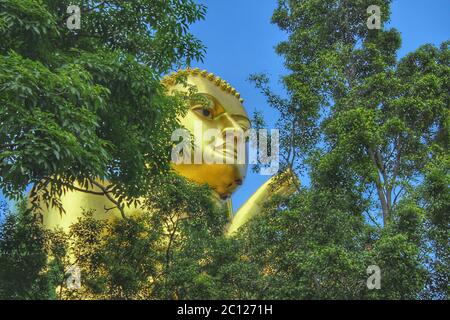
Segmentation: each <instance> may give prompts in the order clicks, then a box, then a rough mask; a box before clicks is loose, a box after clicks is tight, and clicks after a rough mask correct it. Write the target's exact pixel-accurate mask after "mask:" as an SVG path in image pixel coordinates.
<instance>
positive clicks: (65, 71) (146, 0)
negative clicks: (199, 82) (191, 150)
mask: <svg viewBox="0 0 450 320" xmlns="http://www.w3.org/2000/svg"><path fill="white" fill-rule="evenodd" d="M69 5H79V7H80V8H81V29H79V30H70V29H69V28H68V27H67V26H66V20H67V19H68V18H69V14H67V13H66V12H67V8H68V6H69ZM0 12H1V13H0V36H1V38H2V41H1V44H0V70H1V72H0V104H1V105H2V107H1V109H0V123H1V126H0V188H1V190H2V192H4V193H5V194H6V195H7V196H9V197H18V196H19V195H20V194H21V193H23V191H24V190H25V188H26V187H27V186H28V185H30V184H33V185H34V188H33V189H32V192H31V195H32V198H34V199H36V201H35V202H34V203H35V204H36V203H37V202H38V198H39V197H40V198H41V199H44V200H46V201H47V202H50V203H51V204H52V205H58V204H59V202H58V196H59V195H61V193H62V192H63V191H64V190H65V189H67V188H69V189H73V188H74V182H78V183H79V184H80V185H81V186H82V188H81V189H84V190H86V189H87V188H88V186H89V185H92V183H94V180H95V178H100V179H108V180H109V181H110V182H111V186H110V188H109V189H108V190H106V189H105V190H103V191H104V193H105V194H106V193H107V194H110V195H112V196H113V197H114V199H117V202H118V205H119V207H120V203H121V202H122V201H123V200H127V201H131V199H133V198H134V197H137V196H139V195H142V194H143V193H145V190H146V188H147V185H148V182H149V180H150V177H151V176H152V175H154V174H158V173H160V172H163V171H167V169H168V168H169V160H170V148H171V145H170V143H171V142H170V135H171V133H172V131H173V130H174V129H175V128H178V127H179V124H178V122H177V120H176V118H177V115H178V114H180V113H182V112H183V110H184V109H183V106H184V104H183V103H182V102H181V101H180V97H168V96H167V95H166V94H165V90H164V89H163V87H162V86H161V84H160V83H159V80H160V75H161V74H162V73H166V72H167V71H168V70H169V69H171V68H172V67H175V66H182V65H185V64H189V63H190V61H191V60H193V59H201V58H202V56H203V52H204V47H203V46H202V45H201V43H200V42H199V41H198V40H197V39H195V38H194V37H193V36H192V35H191V34H190V33H189V31H188V26H189V24H191V23H193V22H195V21H196V20H199V19H203V17H204V13H205V8H204V6H202V5H197V4H195V3H194V2H193V1H191V0H187V1H175V0H170V1H150V0H139V1H114V0H113V1H81V0H80V1H59V0H58V1H55V0H45V1H44V0H39V1H35V0H14V1H10V0H7V1H5V0H1V1H0ZM39 190H40V191H41V193H39V192H38V191H39ZM38 196H39V197H38Z"/></svg>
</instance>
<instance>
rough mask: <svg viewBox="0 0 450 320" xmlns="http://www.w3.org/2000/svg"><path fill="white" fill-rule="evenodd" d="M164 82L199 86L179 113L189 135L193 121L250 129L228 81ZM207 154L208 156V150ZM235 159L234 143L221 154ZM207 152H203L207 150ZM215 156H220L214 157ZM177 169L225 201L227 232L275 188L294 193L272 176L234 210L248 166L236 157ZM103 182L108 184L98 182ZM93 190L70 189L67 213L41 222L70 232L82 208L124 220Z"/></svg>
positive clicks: (49, 214)
mask: <svg viewBox="0 0 450 320" xmlns="http://www.w3.org/2000/svg"><path fill="white" fill-rule="evenodd" d="M180 76H184V78H185V81H181V82H180V81H177V77H180ZM162 83H163V84H164V86H165V87H166V88H167V90H168V93H169V94H173V93H174V92H176V91H180V92H186V91H187V90H188V87H191V88H192V87H194V88H195V89H196V95H199V96H200V97H201V99H199V100H197V99H196V100H195V101H194V100H193V101H192V103H191V105H190V108H189V110H188V111H187V112H186V114H185V115H184V116H183V117H181V118H180V119H179V120H180V123H181V124H182V125H183V126H184V127H185V128H186V129H187V130H188V131H189V132H191V133H194V131H195V124H198V123H200V124H201V126H202V128H203V130H205V129H206V130H207V129H217V130H219V132H220V133H221V134H222V135H223V137H224V138H223V141H225V135H226V134H230V132H231V133H233V132H234V131H236V132H238V131H240V132H244V133H245V132H247V131H248V130H249V128H250V120H249V118H248V115H247V112H246V111H245V109H244V107H243V100H242V99H241V97H240V94H239V93H238V92H237V91H236V89H234V88H232V87H231V86H230V85H229V84H228V83H227V82H225V81H224V80H222V79H220V78H219V77H217V76H215V75H214V74H212V73H208V72H207V71H201V70H199V69H187V70H182V71H178V72H177V73H174V74H172V75H170V76H167V77H165V78H164V79H163V81H162ZM199 143H200V144H202V145H203V147H204V148H203V150H204V151H203V152H204V153H208V152H213V153H214V152H216V151H215V150H214V149H211V148H206V146H207V144H208V143H210V141H208V139H205V138H202V139H201V140H200V141H199ZM206 155H208V154H206ZM223 155H224V156H225V157H231V158H233V160H236V157H237V151H236V147H235V146H233V147H231V148H228V147H225V150H224V151H223V153H221V154H220V156H223ZM204 156H205V154H204ZM216 156H217V155H216ZM172 167H173V169H174V170H175V171H176V172H177V173H178V174H180V175H182V176H184V177H185V178H187V179H190V180H192V181H194V182H196V183H199V184H208V185H209V186H210V187H211V188H212V190H213V191H214V193H215V194H216V195H217V199H218V201H219V202H220V203H221V205H226V206H227V208H228V210H229V217H230V223H229V226H228V228H227V230H226V232H227V233H228V234H233V233H234V232H236V230H238V228H239V227H240V226H242V225H243V224H244V223H246V222H247V221H248V220H249V219H251V217H253V216H254V215H256V214H258V212H260V211H261V208H262V206H263V203H264V201H266V200H267V199H268V198H269V195H270V194H273V193H274V192H291V190H293V188H292V186H293V184H292V179H291V180H287V182H285V183H282V184H281V185H278V186H277V190H274V189H273V188H272V187H271V182H272V180H273V179H274V178H271V179H269V180H268V181H267V182H266V183H265V184H264V185H263V186H261V187H260V188H259V189H258V190H257V191H256V192H255V193H254V194H253V195H252V196H251V197H250V198H249V199H248V200H247V201H246V202H245V204H244V205H243V206H242V207H241V208H240V209H239V210H238V212H237V213H236V214H235V215H233V214H232V206H231V198H230V197H231V195H232V194H233V192H234V191H235V190H236V189H237V188H238V187H239V186H240V185H242V183H243V181H244V178H245V174H246V170H247V165H246V164H245V162H244V163H237V161H230V163H229V161H225V163H187V164H186V163H180V164H173V166H172ZM97 183H101V184H102V185H103V186H107V185H108V183H107V182H101V181H97ZM91 191H96V192H98V193H99V194H92V193H85V192H81V191H69V192H66V193H65V194H63V195H62V196H61V199H60V201H61V204H62V207H63V208H64V210H65V211H66V212H65V213H63V214H60V213H59V211H58V210H57V209H56V208H48V207H47V206H46V205H44V206H45V207H46V210H43V211H44V214H43V225H44V227H45V228H47V229H56V228H61V229H62V230H64V231H67V230H68V229H69V227H70V226H71V225H72V224H73V223H75V222H77V220H78V218H79V217H81V216H82V210H81V208H84V209H86V210H92V211H93V217H94V218H96V219H101V220H106V219H108V220H113V219H121V218H122V217H121V212H119V210H118V209H106V208H108V207H111V202H110V199H108V198H107V197H106V196H105V195H101V192H100V191H101V190H100V189H99V188H97V187H96V186H93V187H92V189H91ZM124 212H125V214H126V215H127V216H132V215H135V214H140V213H141V212H142V210H141V209H140V208H139V207H135V206H130V207H125V208H124Z"/></svg>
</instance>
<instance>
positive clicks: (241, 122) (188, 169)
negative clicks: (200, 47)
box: [171, 74, 250, 197]
mask: <svg viewBox="0 0 450 320" xmlns="http://www.w3.org/2000/svg"><path fill="white" fill-rule="evenodd" d="M187 83H188V84H189V85H194V86H195V87H196V89H197V97H198V96H200V99H193V100H192V101H191V103H190V106H189V110H188V111H187V113H186V115H185V116H184V117H182V118H180V122H181V124H182V125H183V126H184V127H185V128H186V129H187V130H188V131H190V133H192V134H194V132H195V129H196V128H197V129H198V128H199V127H201V128H202V131H203V133H204V132H205V131H207V130H208V129H216V130H218V131H216V132H219V133H220V136H219V137H218V139H217V137H216V139H215V140H219V141H211V137H207V136H205V135H203V136H202V137H201V139H198V140H196V141H197V142H196V144H202V149H203V158H205V157H210V158H211V157H223V158H227V157H228V158H230V157H231V158H233V159H232V160H234V161H227V160H226V159H224V160H225V161H224V164H217V163H213V164H207V163H204V161H202V162H201V163H199V164H194V163H193V164H177V165H173V167H174V169H175V170H176V171H177V172H178V173H179V174H181V175H183V176H184V177H186V178H188V179H190V180H193V181H195V182H197V183H199V184H205V183H206V184H208V185H209V186H211V187H212V188H213V189H214V190H215V191H216V192H217V193H218V194H219V195H220V196H221V197H227V196H229V195H231V193H232V192H233V191H234V190H236V188H237V187H238V186H239V185H241V184H242V182H243V180H244V178H245V174H246V171H247V165H246V164H245V162H246V161H243V162H244V163H242V164H239V163H241V162H240V161H237V156H238V154H237V146H236V144H234V145H232V144H225V141H226V138H227V135H228V139H229V138H230V136H231V138H233V136H235V137H236V139H237V138H238V137H239V141H242V138H243V134H244V135H245V134H246V132H247V130H248V129H249V128H250V121H249V119H248V115H247V113H246V111H245V109H244V107H243V106H242V103H241V101H240V99H239V98H237V97H236V96H235V95H234V94H231V93H230V92H228V91H227V90H224V89H223V88H221V87H220V86H218V85H216V83H214V82H213V81H211V80H209V79H208V78H206V77H204V76H201V75H199V74H197V75H189V76H188V78H187ZM171 90H178V91H183V90H184V91H186V87H185V86H183V85H181V84H178V85H176V86H174V87H172V88H171ZM211 143H213V144H215V145H217V144H222V143H224V144H225V145H224V148H223V149H222V148H220V149H219V150H220V151H218V150H217V149H211V148H209V147H208V146H211ZM243 143H245V142H243ZM218 152H220V154H217V153H218ZM208 153H209V154H208ZM211 153H216V154H211ZM246 158H247V155H246V154H245V159H246ZM241 159H242V158H241ZM228 163H232V164H228Z"/></svg>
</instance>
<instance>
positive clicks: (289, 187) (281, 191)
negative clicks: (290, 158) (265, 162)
mask: <svg viewBox="0 0 450 320" xmlns="http://www.w3.org/2000/svg"><path fill="white" fill-rule="evenodd" d="M299 185H300V181H299V179H298V177H297V175H296V174H295V173H294V172H293V171H292V170H290V169H289V170H287V171H284V172H282V173H280V174H278V175H275V176H273V177H271V178H270V179H269V180H267V181H266V182H265V183H264V184H263V185H262V186H261V187H259V189H258V190H256V192H255V193H254V194H253V195H252V196H251V197H250V198H249V199H248V200H247V201H246V202H245V203H244V204H243V205H242V206H241V207H240V208H239V210H238V211H237V213H236V214H235V215H234V217H233V220H232V221H231V224H230V226H229V227H228V229H227V232H226V234H227V235H232V234H233V233H235V232H236V231H237V229H239V227H241V226H242V225H244V224H245V223H246V222H247V221H249V220H250V219H251V218H252V217H254V216H256V215H257V214H259V213H260V212H261V211H262V208H263V207H264V204H265V203H266V202H267V201H268V200H269V199H270V197H271V196H273V195H290V194H292V193H294V192H295V191H297V190H298V188H299Z"/></svg>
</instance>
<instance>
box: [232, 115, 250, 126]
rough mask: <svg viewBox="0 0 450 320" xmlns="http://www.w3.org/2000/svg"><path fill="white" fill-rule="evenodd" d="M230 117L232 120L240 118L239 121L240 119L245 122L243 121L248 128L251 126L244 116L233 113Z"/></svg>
mask: <svg viewBox="0 0 450 320" xmlns="http://www.w3.org/2000/svg"><path fill="white" fill-rule="evenodd" d="M231 116H232V117H233V118H240V119H242V120H245V121H246V122H247V124H248V127H249V128H250V127H251V125H252V123H251V122H250V120H249V119H248V118H247V117H246V116H244V115H242V114H239V113H233V114H231Z"/></svg>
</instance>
